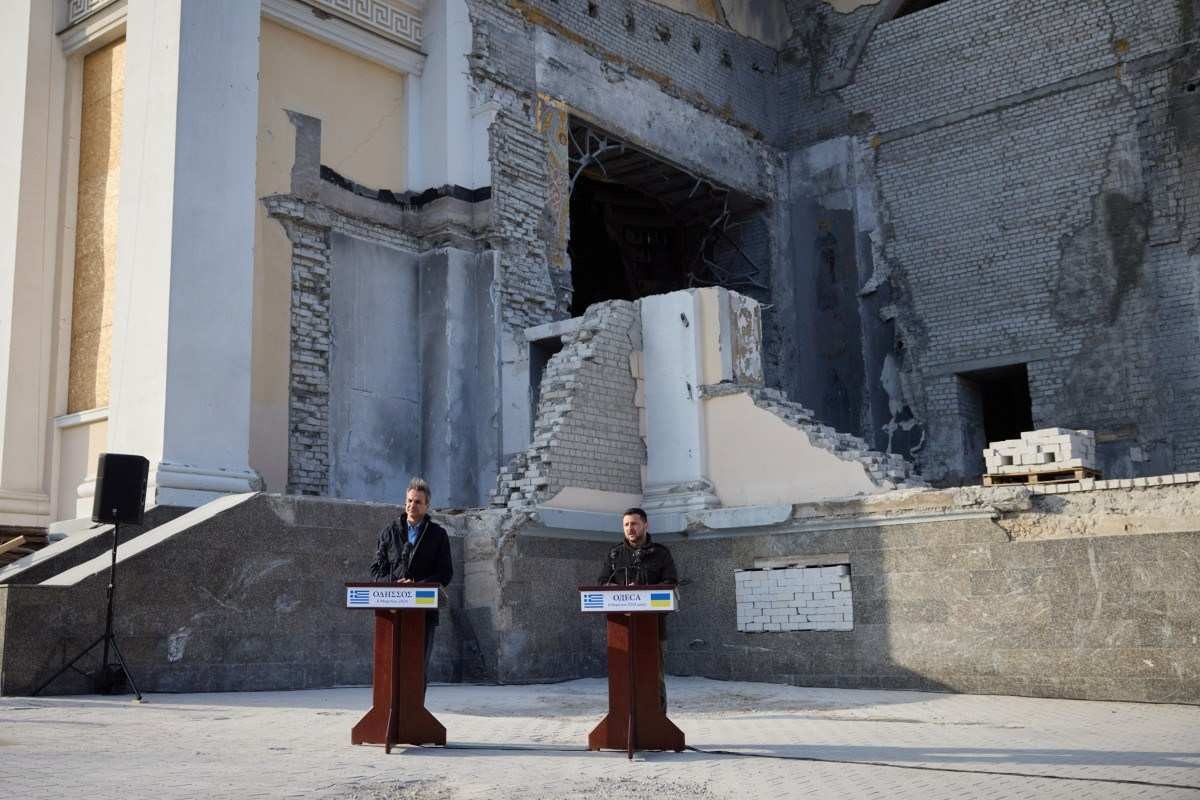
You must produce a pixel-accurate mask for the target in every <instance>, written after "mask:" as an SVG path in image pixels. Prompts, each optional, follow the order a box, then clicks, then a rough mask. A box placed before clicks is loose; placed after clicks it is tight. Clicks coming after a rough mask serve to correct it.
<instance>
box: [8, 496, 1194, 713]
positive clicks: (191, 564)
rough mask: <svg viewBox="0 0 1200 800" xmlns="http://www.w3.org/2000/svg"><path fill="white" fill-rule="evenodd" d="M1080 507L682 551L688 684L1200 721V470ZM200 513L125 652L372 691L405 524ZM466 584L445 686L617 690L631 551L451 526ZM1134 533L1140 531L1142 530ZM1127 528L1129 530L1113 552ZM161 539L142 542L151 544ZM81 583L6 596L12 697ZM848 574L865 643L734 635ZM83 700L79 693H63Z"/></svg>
mask: <svg viewBox="0 0 1200 800" xmlns="http://www.w3.org/2000/svg"><path fill="white" fill-rule="evenodd" d="M1180 478H1181V480H1180V481H1178V482H1176V483H1174V484H1171V485H1165V486H1155V485H1151V484H1150V483H1149V482H1144V483H1142V484H1141V485H1139V486H1137V487H1130V488H1124V487H1121V486H1111V487H1110V488H1105V489H1093V490H1088V491H1083V490H1081V491H1078V492H1074V493H1070V494H1068V495H1060V494H1040V495H1035V494H1031V493H1030V492H1028V491H1026V490H1024V489H1022V488H1006V489H994V490H993V489H979V488H973V489H960V490H954V491H951V492H919V493H912V492H905V493H895V494H891V495H884V496H879V497H873V498H869V499H863V500H858V501H836V502H832V501H831V502H825V503H817V504H810V505H804V506H798V507H797V508H796V509H794V511H793V514H792V517H791V518H790V519H789V520H787V521H786V522H783V523H780V524H778V525H771V526H766V527H760V528H752V529H732V530H708V529H701V530H694V531H691V532H689V534H688V536H687V537H686V538H683V537H680V536H678V535H675V536H673V537H672V536H664V537H662V540H663V541H664V542H666V543H667V544H668V545H669V546H670V547H671V549H672V552H673V554H674V556H675V560H676V564H677V565H678V568H679V575H680V593H681V610H680V611H679V612H678V613H675V614H673V615H672V616H671V618H670V622H669V624H668V639H667V643H666V654H667V670H668V671H669V672H670V673H672V674H682V675H703V676H707V677H711V678H717V679H737V680H764V681H770V682H779V683H791V684H796V685H807V686H842V687H864V688H866V687H883V688H905V689H925V690H944V691H963V692H975V693H998V694H1016V695H1028V696H1050V697H1075V698H1088V699H1110V700H1129V701H1150V702H1180V703H1200V646H1198V645H1197V644H1196V638H1197V636H1200V628H1198V625H1197V620H1200V590H1198V589H1197V587H1200V559H1198V558H1197V555H1198V554H1200V532H1197V531H1200V529H1198V528H1196V527H1195V525H1196V523H1197V520H1200V495H1198V494H1197V490H1196V486H1197V483H1196V482H1197V481H1200V474H1195V475H1188V476H1180ZM223 502H225V503H226V504H227V505H229V506H231V507H228V508H226V509H225V510H224V511H219V512H214V511H213V510H211V509H210V510H206V509H203V508H202V509H198V510H195V511H192V512H189V514H188V515H185V516H184V517H181V518H179V519H177V520H175V521H174V522H173V523H169V525H178V526H179V527H180V529H179V530H178V532H176V533H175V534H174V535H172V536H169V537H165V538H164V537H161V536H160V535H159V534H158V533H156V532H150V533H147V534H143V536H150V537H156V536H157V537H158V539H161V541H157V543H156V544H154V545H153V546H150V547H147V548H145V549H142V550H141V551H140V552H139V553H137V554H136V555H133V556H132V557H130V558H128V559H127V560H125V561H124V562H123V563H122V564H121V567H120V570H121V571H120V573H119V581H118V595H117V608H118V614H117V627H116V630H117V634H118V637H119V638H120V641H121V645H122V648H123V651H124V653H125V655H126V657H127V658H129V660H130V667H131V669H132V670H133V672H134V674H135V676H136V677H137V679H138V681H139V684H140V686H141V688H142V689H143V690H146V691H203V690H212V691H233V690H250V689H284V688H307V687H317V686H329V685H334V684H346V683H352V684H353V683H358V684H362V683H366V682H368V681H369V680H370V674H369V664H370V652H371V623H370V614H369V613H366V612H355V611H349V610H347V609H345V608H344V593H343V589H342V583H343V582H344V581H347V580H362V579H366V577H367V575H366V570H367V565H368V564H369V563H370V560H371V557H372V554H373V549H374V542H375V536H376V533H377V531H378V529H379V528H380V527H381V526H382V525H384V524H385V523H386V522H387V521H388V520H389V519H391V518H392V517H393V516H394V515H395V514H397V513H399V508H397V507H395V506H385V505H375V504H366V503H350V502H344V501H331V500H325V499H319V498H303V497H295V496H292V497H279V496H268V495H257V496H254V497H252V498H249V499H243V500H240V501H232V502H231V501H223ZM994 518H998V519H995V520H994ZM438 519H440V520H441V521H444V522H445V524H446V525H447V527H448V529H449V530H450V531H451V541H452V549H453V556H454V559H455V573H456V574H455V579H454V581H453V582H452V584H451V586H450V589H449V598H450V605H449V608H448V609H445V610H443V612H442V625H441V627H440V629H439V633H438V640H437V646H436V650H435V656H434V667H433V678H434V679H435V680H442V681H445V680H452V681H453V680H489V681H499V682H504V683H515V682H527V681H546V680H559V679H567V678H575V677H581V676H599V675H602V674H603V670H604V659H605V648H604V630H603V628H604V626H603V623H602V620H600V619H598V618H596V617H595V616H592V615H584V614H581V613H579V611H578V605H577V603H578V600H577V594H576V588H577V587H578V586H580V585H586V584H590V583H592V582H593V581H595V579H596V578H597V577H598V570H599V568H600V567H601V564H602V560H603V555H604V553H605V552H606V551H607V549H608V548H609V547H611V546H612V545H613V544H614V543H615V542H617V541H619V537H620V533H619V531H618V530H616V520H615V519H614V530H613V532H612V534H611V535H606V534H604V533H603V532H599V533H597V532H590V533H589V532H582V531H564V530H553V529H548V528H546V527H544V526H542V525H541V523H540V522H539V521H538V520H536V519H535V518H532V517H530V516H529V515H527V514H526V513H524V512H511V511H483V512H478V511H477V512H471V513H466V514H461V513H459V514H452V515H447V516H444V517H438ZM1127 529H1128V530H1130V531H1132V532H1131V533H1125V532H1124V531H1125V530H1127ZM1105 534H1109V535H1105ZM142 541H145V540H142ZM99 561H102V562H105V563H97V565H96V566H95V572H94V574H92V575H91V576H90V577H86V578H84V579H83V580H81V581H79V582H78V583H77V584H75V585H71V586H54V585H31V584H24V583H20V582H16V581H14V582H10V583H6V584H3V585H0V692H2V693H4V694H21V693H24V692H28V691H30V690H31V689H32V688H33V687H34V686H36V685H37V683H38V682H40V681H41V680H42V679H44V678H46V677H48V676H49V675H50V674H51V673H52V672H54V670H55V669H56V668H57V667H58V666H61V665H62V664H63V663H64V662H65V661H66V660H67V659H68V658H70V657H71V656H73V655H74V654H75V653H76V652H77V651H78V650H79V649H80V648H82V647H83V646H85V645H86V644H88V643H89V642H90V641H92V640H93V639H94V638H95V636H97V635H99V633H100V631H102V629H103V622H104V620H103V612H104V602H103V598H104V585H105V583H106V582H107V573H106V569H105V567H106V559H103V558H101V559H100V560H99ZM826 562H829V563H848V564H849V572H850V581H851V592H852V597H853V601H852V602H853V607H852V608H853V611H852V613H853V620H852V622H853V628H852V629H851V630H847V631H787V632H783V631H781V632H764V633H749V632H739V631H738V630H737V611H736V609H737V597H736V591H735V586H736V584H735V572H736V571H737V570H742V569H754V568H759V567H763V566H785V565H787V564H790V563H801V564H816V563H826ZM84 689H85V686H84V685H83V683H82V681H81V680H80V679H78V678H77V677H74V676H72V677H67V678H64V679H63V682H62V684H59V685H57V686H56V687H55V689H54V691H58V692H71V691H82V690H84Z"/></svg>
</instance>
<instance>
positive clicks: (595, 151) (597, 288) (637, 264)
mask: <svg viewBox="0 0 1200 800" xmlns="http://www.w3.org/2000/svg"><path fill="white" fill-rule="evenodd" d="M570 150H571V152H570V156H571V210H570V213H571V220H570V243H569V248H568V252H569V254H570V258H571V284H572V293H573V294H572V303H571V313H572V315H573V316H578V315H580V314H582V313H583V312H584V310H585V309H586V308H587V307H588V306H589V305H591V304H593V303H598V302H602V301H604V300H618V299H619V300H636V299H638V298H641V297H646V296H647V295H652V294H661V293H664V292H672V291H676V290H678V289H686V288H689V287H693V286H714V285H716V286H725V287H726V288H730V289H735V290H737V291H740V292H744V293H746V294H749V295H751V296H753V297H756V298H757V299H760V300H765V299H766V295H767V289H768V283H767V280H768V277H767V276H768V273H767V268H768V264H769V259H768V255H767V238H766V236H765V235H760V234H762V232H763V231H765V221H763V220H762V219H761V217H762V211H763V204H762V203H760V202H759V201H756V200H754V199H753V198H750V197H747V196H745V195H742V194H740V193H738V192H735V191H733V190H731V189H728V188H726V187H723V186H720V185H717V184H715V183H713V182H711V181H709V180H707V179H706V178H703V177H700V176H697V175H694V174H692V173H690V172H688V171H686V170H684V169H682V168H680V167H677V166H675V165H672V164H669V163H667V162H665V161H663V160H661V159H658V158H656V157H654V156H652V155H650V154H648V153H646V152H643V151H641V150H638V149H637V148H634V147H632V146H630V145H628V144H626V143H625V142H623V141H621V140H619V139H617V138H616V137H614V136H611V135H610V134H607V133H605V132H603V131H600V130H598V129H596V128H593V127H591V126H590V125H587V124H585V123H583V122H580V121H573V122H572V124H571V138H570ZM748 232H751V233H753V235H751V236H749V237H748V236H747V233H748ZM748 239H749V241H748ZM760 239H761V241H759V240H760Z"/></svg>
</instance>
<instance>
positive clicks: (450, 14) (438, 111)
mask: <svg viewBox="0 0 1200 800" xmlns="http://www.w3.org/2000/svg"><path fill="white" fill-rule="evenodd" d="M422 31H423V32H422V44H423V45H424V47H425V51H426V52H427V53H428V54H429V56H428V58H427V59H426V61H425V69H424V71H423V72H422V73H421V77H420V79H419V80H418V79H415V78H413V79H410V80H409V92H410V96H412V97H414V98H415V99H414V105H416V104H417V103H418V102H419V108H420V113H419V115H418V116H417V117H416V118H414V117H413V116H412V115H411V113H410V116H409V119H410V120H413V122H414V123H415V124H419V125H420V129H421V130H420V133H419V139H417V138H413V137H412V135H411V134H410V138H409V146H410V147H411V148H412V150H411V152H412V153H413V154H414V155H416V154H418V153H419V158H420V165H419V171H413V172H411V173H410V175H411V176H412V178H411V179H410V183H411V184H412V185H411V186H410V187H409V188H411V189H415V190H417V191H421V190H423V189H429V188H432V187H437V186H443V185H446V184H451V185H457V186H465V187H467V188H469V189H476V188H479V186H485V185H487V184H489V183H491V179H490V175H491V172H490V169H488V167H487V164H488V150H487V137H486V135H484V136H480V135H479V132H480V131H481V130H482V131H484V132H485V133H486V126H487V125H488V124H489V123H490V122H491V119H492V117H494V116H495V108H494V107H493V106H492V105H490V104H485V105H482V106H480V107H479V108H473V107H472V104H473V98H472V91H471V83H470V77H469V70H470V65H469V64H468V62H467V54H468V53H470V52H471V19H470V16H469V15H468V13H467V3H466V0H430V2H429V3H428V4H427V5H426V6H425V13H424V15H423V17H422ZM481 176H486V180H485V182H484V183H482V184H480V183H478V181H479V179H480V177H481Z"/></svg>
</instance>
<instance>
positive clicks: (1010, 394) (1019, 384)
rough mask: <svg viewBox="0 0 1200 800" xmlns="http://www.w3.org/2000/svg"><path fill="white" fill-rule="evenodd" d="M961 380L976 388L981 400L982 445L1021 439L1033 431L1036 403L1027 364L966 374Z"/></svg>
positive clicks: (979, 400) (976, 393)
mask: <svg viewBox="0 0 1200 800" xmlns="http://www.w3.org/2000/svg"><path fill="white" fill-rule="evenodd" d="M959 378H960V380H962V381H963V383H964V384H966V385H967V387H968V388H973V389H974V394H975V396H976V397H977V398H978V404H979V405H978V414H979V418H980V419H981V422H982V426H983V438H984V442H983V443H982V445H981V446H986V444H987V443H988V442H1000V441H1004V440H1006V439H1019V438H1020V437H1021V433H1022V432H1023V431H1031V430H1033V404H1032V401H1031V399H1030V396H1029V372H1028V370H1027V368H1026V365H1025V364H1013V365H1011V366H1006V367H997V368H995V369H987V370H979V371H977V372H969V373H963V374H961V375H960V376H959ZM969 394H970V393H968V395H969Z"/></svg>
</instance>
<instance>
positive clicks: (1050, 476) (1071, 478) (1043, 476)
mask: <svg viewBox="0 0 1200 800" xmlns="http://www.w3.org/2000/svg"><path fill="white" fill-rule="evenodd" d="M1099 477H1101V476H1100V473H1099V472H1097V471H1096V470H1094V469H1088V468H1087V467H1072V468H1071V469H1057V470H1042V471H1040V472H1010V473H1007V474H1004V475H984V476H983V485H984V486H1008V485H1012V484H1034V483H1037V484H1041V483H1075V482H1077V481H1081V480H1083V479H1084V478H1099Z"/></svg>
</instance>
